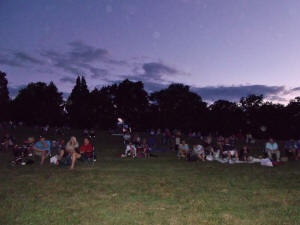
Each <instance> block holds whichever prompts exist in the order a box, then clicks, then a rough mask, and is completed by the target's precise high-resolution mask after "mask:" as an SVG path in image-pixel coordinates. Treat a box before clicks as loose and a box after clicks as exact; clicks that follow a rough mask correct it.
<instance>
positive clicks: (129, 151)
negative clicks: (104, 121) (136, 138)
mask: <svg viewBox="0 0 300 225" xmlns="http://www.w3.org/2000/svg"><path fill="white" fill-rule="evenodd" d="M125 156H126V157H127V156H132V157H133V158H135V157H136V147H135V146H134V145H133V144H132V143H131V142H129V143H128V145H127V146H126V149H125Z"/></svg>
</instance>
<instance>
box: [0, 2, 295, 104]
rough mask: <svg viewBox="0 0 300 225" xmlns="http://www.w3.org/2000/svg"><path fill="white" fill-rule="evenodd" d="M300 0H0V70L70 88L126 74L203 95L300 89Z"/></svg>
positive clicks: (274, 96)
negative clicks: (78, 81) (83, 79)
mask: <svg viewBox="0 0 300 225" xmlns="http://www.w3.org/2000/svg"><path fill="white" fill-rule="evenodd" d="M299 59H300V1H299V0H101V1H100V0H98V1H96V0H51V1H49V0H30V1H28V0H0V70H1V71H4V72H6V74H7V78H8V81H9V90H10V94H11V96H15V95H16V94H17V92H18V90H19V89H20V88H23V87H25V86H26V85H27V84H28V83H29V82H37V81H42V82H50V81H54V83H55V84H56V85H57V87H58V88H59V90H60V91H61V92H63V93H65V94H67V93H70V92H71V90H72V87H73V86H74V82H75V79H76V77H77V76H78V75H84V76H85V77H86V80H87V83H88V86H89V88H90V89H91V90H92V89H93V88H95V87H96V88H101V87H103V86H104V85H110V84H113V83H116V82H120V81H122V80H124V79H126V78H128V79H130V80H132V81H138V80H139V81H143V82H144V85H145V89H146V90H147V91H148V92H150V93H151V92H153V91H157V90H160V89H162V88H166V87H167V86H168V85H169V84H171V83H183V84H186V85H189V86H190V87H191V90H192V91H194V92H196V93H198V94H199V95H200V96H201V97H202V98H203V100H205V101H208V102H211V101H215V100H218V99H225V100H230V101H239V99H240V98H241V97H243V96H247V95H249V94H263V95H264V96H265V98H266V100H269V101H273V102H279V103H283V104H285V103H288V101H289V100H290V99H293V98H294V97H296V96H300V79H299V78H300V61H299Z"/></svg>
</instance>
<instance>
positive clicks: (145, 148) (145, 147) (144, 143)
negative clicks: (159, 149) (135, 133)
mask: <svg viewBox="0 0 300 225" xmlns="http://www.w3.org/2000/svg"><path fill="white" fill-rule="evenodd" d="M141 147H142V149H143V152H144V155H145V158H150V147H149V145H148V143H147V139H146V138H144V139H143V141H142V145H141Z"/></svg>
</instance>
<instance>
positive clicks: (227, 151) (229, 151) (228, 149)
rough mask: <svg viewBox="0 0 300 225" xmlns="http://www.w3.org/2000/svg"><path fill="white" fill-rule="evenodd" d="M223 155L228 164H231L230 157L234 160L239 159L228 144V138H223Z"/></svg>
mask: <svg viewBox="0 0 300 225" xmlns="http://www.w3.org/2000/svg"><path fill="white" fill-rule="evenodd" d="M223 155H225V156H227V158H228V160H229V162H231V158H232V157H234V158H235V160H238V159H239V154H238V152H237V150H236V149H235V148H234V146H233V145H231V144H230V140H229V138H225V143H224V145H223Z"/></svg>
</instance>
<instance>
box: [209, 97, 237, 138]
mask: <svg viewBox="0 0 300 225" xmlns="http://www.w3.org/2000/svg"><path fill="white" fill-rule="evenodd" d="M209 110H210V111H209V112H210V114H209V115H210V116H209V119H210V122H209V124H210V125H209V126H210V127H211V130H212V131H214V132H219V133H221V134H222V135H225V136H229V135H231V134H233V133H237V132H238V131H239V130H240V129H241V128H242V127H241V124H242V123H241V121H242V116H243V114H242V110H241V109H240V108H239V107H238V105H237V104H236V103H234V102H230V101H226V100H218V101H215V102H214V103H213V104H212V105H210V106H209Z"/></svg>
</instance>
